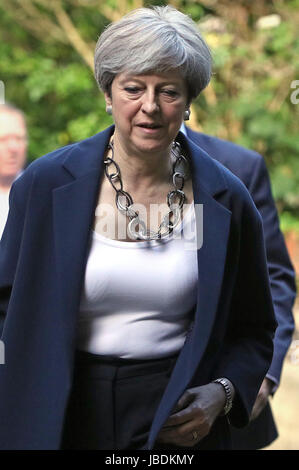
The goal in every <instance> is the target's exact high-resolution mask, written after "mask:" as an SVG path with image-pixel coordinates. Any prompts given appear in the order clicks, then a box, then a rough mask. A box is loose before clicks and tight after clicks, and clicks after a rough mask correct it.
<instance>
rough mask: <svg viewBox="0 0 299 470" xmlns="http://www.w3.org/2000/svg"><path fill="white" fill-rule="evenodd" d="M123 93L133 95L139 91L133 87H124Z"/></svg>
mask: <svg viewBox="0 0 299 470" xmlns="http://www.w3.org/2000/svg"><path fill="white" fill-rule="evenodd" d="M125 91H126V92H127V93H131V94H132V95H133V94H134V93H138V92H139V91H140V89H139V88H137V87H134V86H130V87H126V88H125Z"/></svg>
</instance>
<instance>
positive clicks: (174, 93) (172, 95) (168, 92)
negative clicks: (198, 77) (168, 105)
mask: <svg viewBox="0 0 299 470" xmlns="http://www.w3.org/2000/svg"><path fill="white" fill-rule="evenodd" d="M162 93H163V94H165V95H167V96H170V97H171V98H174V97H176V96H178V93H177V92H176V91H175V90H162Z"/></svg>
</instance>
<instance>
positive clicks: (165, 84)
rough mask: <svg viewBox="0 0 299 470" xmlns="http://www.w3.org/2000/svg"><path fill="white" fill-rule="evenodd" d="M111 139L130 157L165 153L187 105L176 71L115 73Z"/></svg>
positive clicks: (107, 99)
mask: <svg viewBox="0 0 299 470" xmlns="http://www.w3.org/2000/svg"><path fill="white" fill-rule="evenodd" d="M105 98H106V103H107V105H112V113H113V118H114V122H115V139H118V140H119V142H120V143H121V145H122V147H123V148H124V149H125V150H126V151H127V152H128V153H129V154H130V153H132V152H134V154H136V153H137V154H141V153H142V154H144V153H147V152H161V153H163V152H165V151H166V149H167V148H168V147H169V145H170V144H171V142H172V141H173V140H174V139H175V137H176V135H177V133H178V131H179V129H180V126H181V124H182V120H183V114H184V111H185V110H186V109H187V108H188V106H187V87H186V84H185V81H184V80H183V78H182V77H181V75H180V74H179V73H178V72H177V71H171V72H167V73H159V74H153V73H151V74H146V75H130V74H128V73H125V72H123V73H120V74H118V75H117V76H116V77H115V79H114V80H113V82H112V87H111V96H108V95H107V94H106V95H105Z"/></svg>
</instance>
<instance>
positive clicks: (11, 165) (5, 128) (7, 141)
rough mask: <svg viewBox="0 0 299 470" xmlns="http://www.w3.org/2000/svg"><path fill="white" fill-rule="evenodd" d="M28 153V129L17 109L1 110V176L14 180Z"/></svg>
mask: <svg viewBox="0 0 299 470" xmlns="http://www.w3.org/2000/svg"><path fill="white" fill-rule="evenodd" d="M26 154H27V129H26V124H25V122H24V119H23V116H22V115H21V114H20V113H18V112H17V111H6V110H2V111H1V110H0V178H1V179H2V180H6V179H7V180H10V179H11V180H12V181H13V180H14V179H15V178H16V176H17V175H18V173H19V172H20V171H21V170H22V169H23V168H24V165H25V161H26Z"/></svg>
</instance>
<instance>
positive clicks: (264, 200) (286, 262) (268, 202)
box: [186, 128, 296, 449]
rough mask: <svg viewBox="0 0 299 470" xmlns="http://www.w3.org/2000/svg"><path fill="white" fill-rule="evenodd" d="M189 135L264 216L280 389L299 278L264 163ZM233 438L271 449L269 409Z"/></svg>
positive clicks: (240, 444) (273, 374) (272, 373)
mask: <svg viewBox="0 0 299 470" xmlns="http://www.w3.org/2000/svg"><path fill="white" fill-rule="evenodd" d="M186 131H187V135H188V137H189V138H190V139H192V140H193V141H194V142H195V143H196V144H197V145H198V146H199V147H200V148H202V149H203V150H205V151H206V152H207V153H208V154H209V155H210V156H211V157H212V158H214V159H216V160H217V161H219V162H220V163H222V164H223V165H225V166H226V167H227V168H228V169H229V170H230V171H231V172H232V173H234V174H235V175H236V176H238V178H240V179H241V180H242V181H243V183H244V184H245V186H246V187H247V189H248V191H249V192H250V194H251V196H252V198H253V200H254V203H255V205H256V207H257V209H258V210H259V212H260V214H261V216H262V221H263V229H264V238H265V243H266V253H267V262H268V268H269V275H270V286H271V293H272V298H273V304H274V311H275V315H276V320H277V323H278V326H277V329H276V332H275V337H274V354H273V359H272V362H271V365H270V368H269V371H268V373H267V376H268V377H269V378H271V379H272V380H273V381H274V382H275V383H276V384H277V385H278V384H279V381H280V377H281V371H282V366H283V361H284V358H285V356H286V354H287V350H288V348H289V346H290V343H291V341H292V335H293V332H294V317H293V313H292V308H293V305H294V301H295V298H296V281H295V279H296V276H295V272H294V268H293V266H292V264H291V261H290V258H289V255H288V252H287V249H286V245H285V242H284V238H283V235H282V233H281V231H280V228H279V219H278V215H277V210H276V207H275V202H274V200H273V197H272V191H271V185H270V180H269V175H268V171H267V168H266V165H265V161H264V159H263V157H262V156H261V155H260V154H258V153H257V152H254V151H252V150H248V149H245V148H244V147H241V146H239V145H236V144H233V143H231V142H228V141H225V140H222V139H218V138H216V137H212V136H209V135H206V134H202V133H199V132H195V131H193V130H191V129H189V128H187V130H186ZM232 435H233V442H234V448H235V449H260V448H263V447H265V446H267V445H269V444H270V443H271V442H272V441H273V440H274V439H275V438H276V437H277V430H276V426H275V423H274V420H273V416H272V413H271V408H270V405H269V404H268V405H267V406H266V408H265V409H264V410H263V412H262V413H261V414H260V415H259V417H258V418H257V419H256V420H255V421H254V422H252V423H250V425H249V426H248V427H245V428H243V429H240V430H234V429H232Z"/></svg>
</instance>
